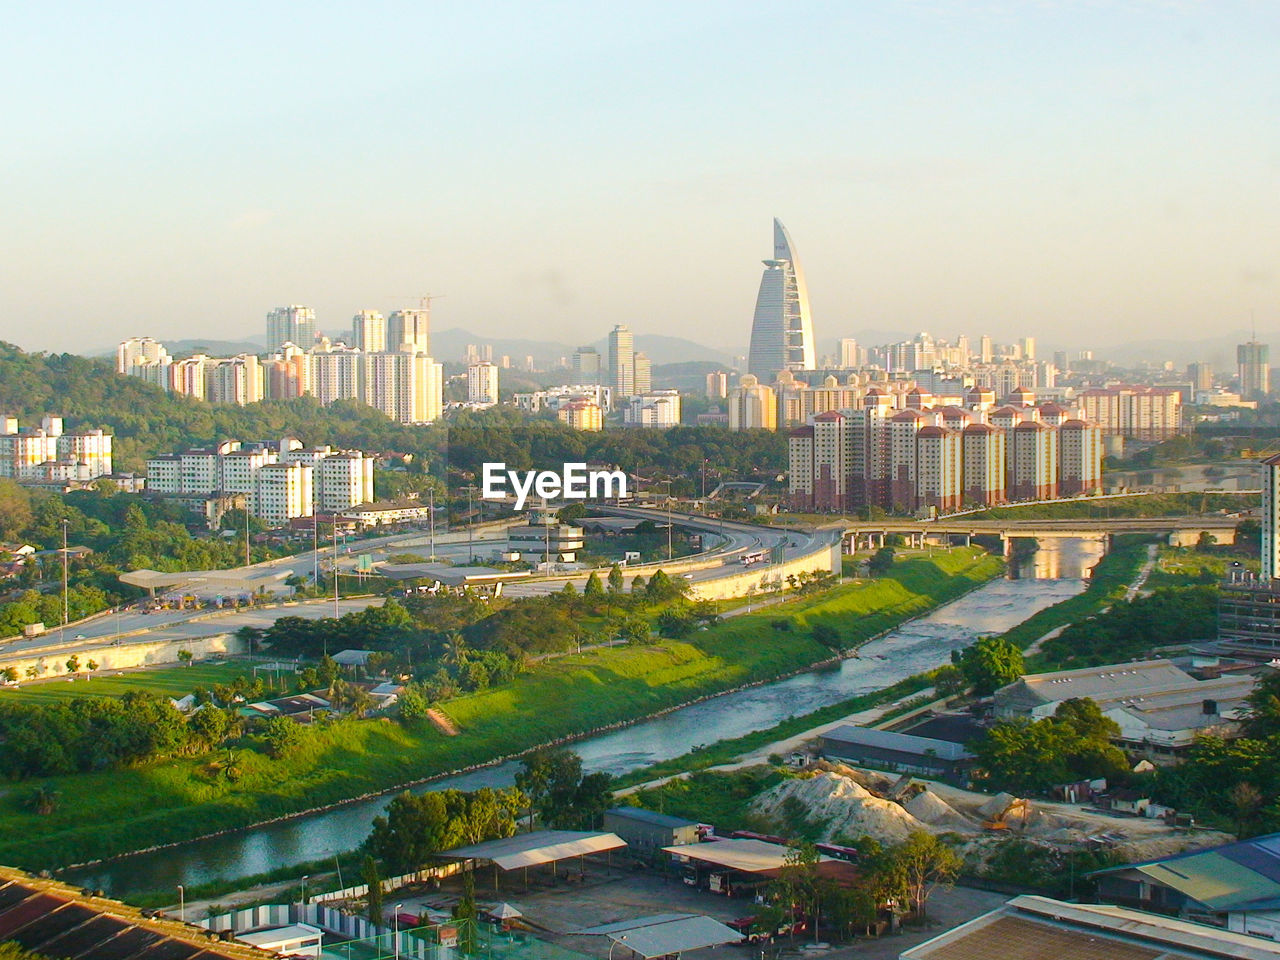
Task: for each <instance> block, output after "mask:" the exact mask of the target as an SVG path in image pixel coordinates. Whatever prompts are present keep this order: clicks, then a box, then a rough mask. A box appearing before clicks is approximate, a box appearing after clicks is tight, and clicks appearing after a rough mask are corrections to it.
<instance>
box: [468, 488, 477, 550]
mask: <svg viewBox="0 0 1280 960" xmlns="http://www.w3.org/2000/svg"><path fill="white" fill-rule="evenodd" d="M475 492H476V488H475V485H474V484H470V483H469V484H467V563H474V562H475V559H476V557H475V551H474V548H473V546H472V538H473V537H474V531H475V523H476V517H475V514H474V513H472V506H471V496H472V494H474V493H475Z"/></svg>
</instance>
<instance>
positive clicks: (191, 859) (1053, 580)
mask: <svg viewBox="0 0 1280 960" xmlns="http://www.w3.org/2000/svg"><path fill="white" fill-rule="evenodd" d="M1102 551H1103V545H1102V544H1101V543H1098V542H1093V541H1088V540H1049V541H1046V542H1045V543H1043V544H1042V545H1041V548H1040V549H1039V550H1037V551H1036V553H1035V554H1034V555H1032V556H1029V557H1026V558H1023V559H1021V560H1020V561H1018V563H1016V564H1015V567H1014V569H1013V570H1012V571H1011V575H1010V577H1008V578H1002V579H999V580H995V581H992V582H991V583H989V584H986V585H985V586H983V587H980V588H978V589H977V590H974V591H972V592H971V593H969V594H967V595H965V596H964V597H961V598H960V599H959V600H956V601H953V602H952V603H949V604H947V605H946V606H944V607H941V608H939V609H938V610H935V611H934V612H933V613H932V614H929V615H928V616H925V617H921V618H920V619H918V620H914V621H912V622H910V623H907V624H904V625H903V626H902V627H901V628H899V629H897V630H894V631H892V632H890V633H888V634H886V635H885V636H883V637H881V638H880V639H878V640H874V641H872V642H871V643H868V644H866V645H864V646H863V647H862V649H861V650H860V651H859V655H858V656H857V657H853V658H850V659H848V660H844V661H843V662H841V663H840V664H839V665H834V666H831V667H829V668H826V669H822V670H816V671H812V672H809V673H804V674H800V675H799V676H795V677H791V678H789V679H786V680H779V681H777V682H774V683H768V684H762V685H760V686H757V687H750V688H748V689H745V690H739V691H736V692H734V693H727V694H723V695H721V696H718V697H713V698H712V699H710V700H705V701H703V702H701V703H697V704H694V705H692V706H689V707H684V708H682V709H680V710H675V711H672V712H671V713H668V714H665V715H663V716H660V717H655V718H654V719H651V720H645V721H642V722H640V723H636V724H634V725H632V726H629V727H624V728H622V729H619V730H616V731H613V732H611V733H607V734H602V735H601V736H598V737H592V738H591V739H588V740H582V741H579V742H578V743H576V744H575V745H574V747H573V749H574V750H576V751H577V752H578V753H579V754H580V755H581V756H582V758H583V762H584V766H585V767H586V768H587V769H588V770H606V771H608V772H609V773H612V774H622V773H626V772H628V771H630V770H634V769H636V768H637V767H641V766H645V765H648V764H651V763H654V762H656V761H659V760H666V759H670V758H671V757H677V756H680V755H681V754H684V753H687V752H689V750H690V749H692V748H693V747H694V746H696V745H698V744H704V743H708V744H709V743H713V742H715V741H717V740H723V739H726V738H729V737H738V736H741V735H743V734H745V733H750V732H751V731H753V730H758V729H761V728H763V727H771V726H773V725H775V724H777V723H779V722H781V721H782V720H785V719H786V718H788V717H790V716H794V715H797V714H803V713H808V712H810V711H812V710H816V709H818V708H819V707H823V706H826V705H828V704H831V703H836V702H838V701H840V700H844V699H847V698H849V697H853V696H857V695H859V694H863V693H870V692H872V691H875V690H880V689H882V688H884V687H887V686H889V685H890V684H892V683H895V682H896V681H898V680H901V679H903V678H904V677H908V676H911V675H912V674H915V673H919V672H921V671H923V670H928V669H930V668H932V667H935V666H938V665H940V664H942V663H945V662H947V661H948V659H949V657H950V655H951V651H952V650H956V649H959V648H961V647H964V646H966V645H968V644H969V643H971V642H972V641H973V640H974V639H975V638H976V637H977V636H979V635H981V634H985V633H998V632H1001V631H1003V630H1007V629H1008V628H1010V627H1012V626H1014V625H1015V624H1018V623H1020V622H1022V621H1023V620H1025V619H1027V618H1028V617H1030V616H1031V615H1032V614H1034V613H1036V612H1037V611H1039V610H1042V609H1044V608H1045V607H1049V606H1052V605H1053V604H1055V603H1059V602H1061V601H1062V600H1065V599H1067V598H1068V597H1070V596H1072V595H1074V594H1076V593H1079V592H1080V591H1081V590H1082V589H1083V588H1084V579H1083V578H1084V577H1087V576H1088V572H1089V570H1090V569H1091V568H1092V566H1093V565H1094V564H1095V563H1097V561H1098V560H1099V559H1100V558H1101V556H1102ZM1045 573H1052V574H1053V575H1052V576H1045V575H1044V574H1045ZM517 769H518V765H517V764H516V763H514V762H511V763H504V764H500V765H498V766H494V767H487V768H485V769H483V770H478V771H475V772H472V773H468V774H464V775H461V776H456V777H446V778H442V779H439V780H435V781H432V782H431V783H429V784H422V785H419V786H417V787H415V788H413V789H414V790H415V792H420V791H425V790H438V789H442V788H445V787H456V788H459V789H463V790H473V789H476V788H477V787H481V786H505V785H508V784H510V783H511V782H512V779H513V777H514V776H515V772H516V770H517ZM391 796H392V794H385V795H382V796H379V797H375V798H372V799H369V800H362V801H358V802H355V803H350V804H346V805H343V806H340V807H334V808H332V809H329V810H324V811H320V812H318V813H313V814H309V815H306V816H301V817H296V818H294V819H290V820H282V821H280V822H278V823H271V824H264V825H262V826H257V827H251V828H249V829H246V830H241V831H237V832H235V833H230V834H226V835H223V836H218V837H209V838H207V839H203V840H193V841H191V842H189V843H184V844H180V845H178V846H175V847H169V848H166V849H163V850H156V851H152V852H148V853H138V854H133V855H131V856H127V857H123V858H120V859H117V860H113V861H111V862H109V863H103V864H99V865H96V866H93V867H86V868H82V869H79V870H73V871H68V872H67V875H66V878H67V879H68V880H69V881H70V882H72V883H76V884H81V885H84V886H88V887H95V888H102V889H104V890H105V891H106V892H107V894H108V895H109V896H114V897H127V896H129V895H130V894H137V893H142V892H147V891H151V890H159V889H176V887H177V885H178V884H184V885H186V886H188V887H190V886H193V885H195V884H200V883H207V882H210V881H213V880H221V879H235V878H239V877H246V876H251V875H254V874H259V873H265V872H267V871H270V870H275V869H278V868H279V867H282V866H286V865H288V864H293V863H305V862H308V861H315V860H321V859H324V858H326V857H331V856H334V855H335V854H338V853H342V852H344V851H347V850H350V849H352V848H354V847H355V846H357V845H358V844H359V843H360V842H361V841H362V840H363V839H364V838H365V837H366V836H368V833H369V826H370V821H371V820H372V819H373V817H374V816H375V815H376V814H378V813H379V812H380V811H381V810H382V809H383V808H384V807H385V806H386V804H387V803H388V802H389V800H390V797H391Z"/></svg>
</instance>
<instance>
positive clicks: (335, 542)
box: [333, 513, 341, 620]
mask: <svg viewBox="0 0 1280 960" xmlns="http://www.w3.org/2000/svg"><path fill="white" fill-rule="evenodd" d="M340 616H341V613H340V612H339V610H338V515H337V514H336V513H335V514H334V515H333V618H334V619H335V620H337V619H338V618H339V617H340Z"/></svg>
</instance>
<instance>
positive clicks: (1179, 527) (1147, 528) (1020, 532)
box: [840, 514, 1239, 552]
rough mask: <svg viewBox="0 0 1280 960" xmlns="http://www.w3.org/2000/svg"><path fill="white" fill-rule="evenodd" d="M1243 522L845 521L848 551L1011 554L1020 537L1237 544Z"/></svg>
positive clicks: (1204, 519)
mask: <svg viewBox="0 0 1280 960" xmlns="http://www.w3.org/2000/svg"><path fill="white" fill-rule="evenodd" d="M1237 523H1239V519H1238V518H1237V517H1231V516H1225V515H1222V514H1214V515H1211V516H1200V517H1114V518H1112V517H1108V518H1096V517H1095V518H1081V519H1074V520H1016V519H1001V520H993V519H988V518H983V519H977V518H970V517H963V516H962V517H953V518H947V517H942V518H939V519H937V520H903V519H892V520H866V521H854V522H852V523H851V522H849V521H847V520H846V521H842V522H841V525H840V526H841V535H842V537H843V540H844V549H845V552H852V551H853V550H854V549H855V548H857V547H866V546H883V545H884V542H885V537H887V536H889V535H890V534H899V535H900V536H904V537H906V538H907V539H908V541H909V542H910V543H911V544H912V545H915V546H923V545H924V544H926V543H947V542H954V541H956V540H960V539H962V540H963V541H964V542H965V543H968V542H969V538H971V537H976V536H989V537H999V538H1000V540H1001V542H1002V543H1003V544H1004V546H1005V549H1006V550H1008V548H1009V542H1010V541H1011V540H1014V539H1017V538H1019V537H1031V538H1034V539H1036V540H1046V539H1067V538H1071V539H1084V540H1105V539H1109V538H1111V537H1113V536H1115V535H1117V534H1123V533H1141V534H1149V535H1155V536H1162V537H1167V538H1168V542H1169V543H1170V544H1171V545H1173V546H1180V547H1181V546H1194V545H1195V544H1196V543H1197V542H1198V541H1199V539H1200V536H1201V535H1202V534H1206V533H1207V534H1208V535H1209V536H1211V537H1213V538H1214V539H1215V541H1216V542H1217V543H1235V540H1236V524H1237Z"/></svg>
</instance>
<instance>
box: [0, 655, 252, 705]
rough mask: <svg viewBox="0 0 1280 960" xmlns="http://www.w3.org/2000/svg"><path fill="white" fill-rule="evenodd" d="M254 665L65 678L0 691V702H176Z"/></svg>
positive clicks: (242, 673)
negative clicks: (140, 696)
mask: <svg viewBox="0 0 1280 960" xmlns="http://www.w3.org/2000/svg"><path fill="white" fill-rule="evenodd" d="M252 675H253V664H252V663H249V662H247V661H239V662H233V663H193V664H192V665H191V666H189V667H173V668H171V669H164V670H135V671H130V672H127V673H115V672H112V673H110V674H101V673H97V674H94V675H92V676H89V675H87V674H81V675H80V677H79V678H77V679H76V680H75V682H74V683H71V682H68V681H67V678H65V677H59V678H57V679H56V680H45V681H41V682H38V683H24V684H22V685H21V686H18V687H6V688H5V689H4V690H0V703H5V702H8V701H11V700H17V701H22V702H24V703H53V702H55V701H58V700H70V699H71V698H72V697H89V696H98V697H123V696H124V695H125V694H126V693H141V692H147V693H155V694H159V695H161V696H165V697H174V698H175V699H178V698H181V697H185V696H186V695H187V694H189V693H190V692H191V691H192V690H194V689H195V688H196V687H204V688H205V689H209V688H210V687H212V686H213V685H214V684H215V683H231V681H233V680H235V678H236V677H243V676H252Z"/></svg>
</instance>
